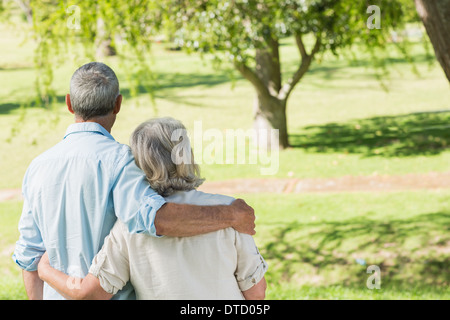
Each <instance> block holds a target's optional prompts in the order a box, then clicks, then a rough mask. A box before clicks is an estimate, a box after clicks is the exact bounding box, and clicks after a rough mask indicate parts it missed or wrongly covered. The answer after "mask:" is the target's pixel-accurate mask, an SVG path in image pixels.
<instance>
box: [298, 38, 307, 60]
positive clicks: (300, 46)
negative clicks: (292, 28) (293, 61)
mask: <svg viewBox="0 0 450 320" xmlns="http://www.w3.org/2000/svg"><path fill="white" fill-rule="evenodd" d="M295 42H296V43H297V47H298V50H299V51H300V54H301V56H302V59H304V58H305V57H306V56H307V55H308V54H307V53H306V49H305V45H304V44H303V40H302V37H301V35H300V34H296V35H295Z"/></svg>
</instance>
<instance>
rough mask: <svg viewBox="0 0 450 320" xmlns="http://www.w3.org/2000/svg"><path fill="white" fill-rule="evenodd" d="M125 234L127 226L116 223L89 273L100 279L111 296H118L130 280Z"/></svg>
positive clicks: (101, 284)
mask: <svg viewBox="0 0 450 320" xmlns="http://www.w3.org/2000/svg"><path fill="white" fill-rule="evenodd" d="M125 232H126V231H125V226H124V225H123V224H122V223H121V222H120V221H118V222H116V224H115V225H114V227H113V228H112V230H111V233H110V234H109V235H108V236H107V237H106V238H105V242H104V244H103V247H102V249H101V250H100V251H99V252H98V253H97V255H96V256H95V257H94V259H93V260H92V264H91V267H90V268H89V273H91V274H92V275H94V276H95V277H97V278H98V279H99V281H100V286H101V287H102V288H103V290H105V291H106V292H108V293H111V294H116V293H117V292H118V291H119V290H121V289H122V288H123V287H124V286H125V284H126V283H127V282H128V281H129V279H130V268H129V259H128V248H127V244H126V239H125Z"/></svg>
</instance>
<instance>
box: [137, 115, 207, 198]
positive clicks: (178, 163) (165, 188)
mask: <svg viewBox="0 0 450 320" xmlns="http://www.w3.org/2000/svg"><path fill="white" fill-rule="evenodd" d="M186 133H187V131H186V128H185V127H184V125H183V124H182V123H181V122H180V121H178V120H175V119H173V118H170V117H165V118H155V119H151V120H148V121H146V122H144V123H142V124H141V125H139V126H138V127H137V128H136V129H135V130H134V132H133V134H132V135H131V138H130V146H131V151H132V153H133V155H134V159H135V161H136V165H137V166H138V167H139V168H141V169H142V171H144V173H145V175H146V177H147V180H148V182H149V183H150V186H151V187H152V188H153V190H155V191H156V192H157V193H159V194H160V195H162V196H163V197H167V196H169V195H171V194H172V193H174V192H175V191H188V190H192V189H195V188H197V187H198V186H199V185H201V184H202V183H203V181H204V179H201V178H200V168H199V166H198V165H197V164H195V162H194V154H193V152H192V148H191V145H190V142H189V138H188V137H187V134H186ZM180 146H182V147H181V148H180ZM180 153H181V154H182V156H181V157H180Z"/></svg>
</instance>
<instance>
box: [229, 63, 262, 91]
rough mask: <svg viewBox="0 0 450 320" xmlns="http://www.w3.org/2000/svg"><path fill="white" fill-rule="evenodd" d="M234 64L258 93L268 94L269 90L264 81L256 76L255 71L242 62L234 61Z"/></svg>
mask: <svg viewBox="0 0 450 320" xmlns="http://www.w3.org/2000/svg"><path fill="white" fill-rule="evenodd" d="M234 66H235V68H236V69H237V70H238V71H239V72H240V73H241V75H242V76H243V77H244V78H245V79H247V80H248V81H250V82H251V84H253V86H254V87H255V88H256V91H258V93H259V94H261V95H268V96H270V92H269V90H268V89H267V88H266V86H265V85H264V83H263V82H262V81H261V80H260V79H259V78H258V76H257V75H256V73H255V72H254V71H253V70H252V69H250V68H249V67H248V66H247V65H246V64H245V63H244V62H235V63H234Z"/></svg>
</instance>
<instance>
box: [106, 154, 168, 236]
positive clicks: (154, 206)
mask: <svg viewBox="0 0 450 320" xmlns="http://www.w3.org/2000/svg"><path fill="white" fill-rule="evenodd" d="M118 167H119V168H120V171H119V172H118V174H117V178H116V181H115V183H114V187H113V199H114V210H115V212H116V216H117V217H118V218H119V219H120V220H121V221H122V222H123V223H124V224H125V225H126V226H127V229H128V231H129V232H130V233H145V234H149V235H151V236H155V237H157V235H156V227H155V217H156V213H157V211H158V210H159V209H160V208H161V207H162V206H163V205H164V204H165V203H166V201H165V200H164V198H163V197H161V196H160V195H159V194H157V193H156V192H155V191H154V190H153V189H152V188H151V187H150V185H149V184H148V182H147V180H146V178H145V175H144V173H143V172H142V170H141V169H139V168H138V167H137V166H136V164H135V162H134V158H133V156H132V155H131V154H127V155H126V157H125V158H124V159H122V165H119V166H118Z"/></svg>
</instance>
